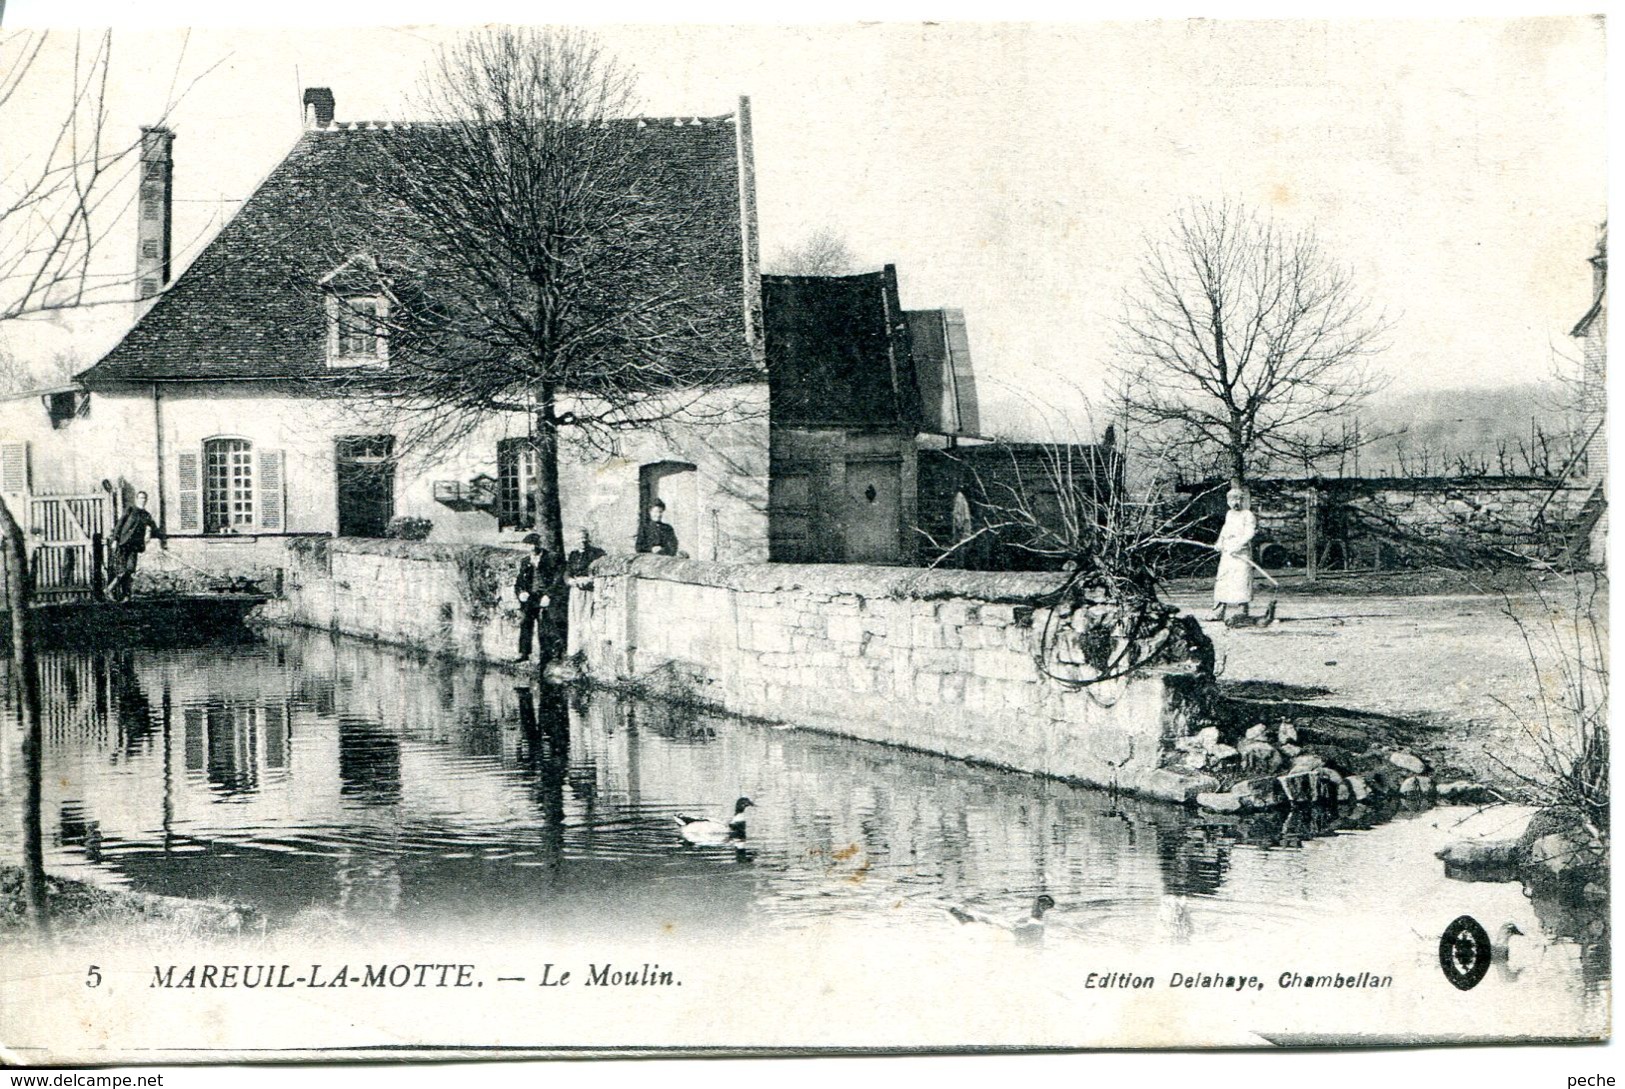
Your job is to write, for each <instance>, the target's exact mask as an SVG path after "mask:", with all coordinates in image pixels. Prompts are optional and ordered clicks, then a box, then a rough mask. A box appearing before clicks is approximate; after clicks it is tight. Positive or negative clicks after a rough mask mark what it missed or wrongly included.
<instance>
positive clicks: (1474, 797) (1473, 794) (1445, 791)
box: [1434, 779, 1495, 805]
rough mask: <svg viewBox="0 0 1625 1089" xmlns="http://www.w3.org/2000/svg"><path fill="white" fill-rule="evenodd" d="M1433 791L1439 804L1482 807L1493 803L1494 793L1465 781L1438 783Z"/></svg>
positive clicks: (1485, 787)
mask: <svg viewBox="0 0 1625 1089" xmlns="http://www.w3.org/2000/svg"><path fill="white" fill-rule="evenodd" d="M1434 791H1435V793H1436V794H1437V795H1438V798H1439V800H1440V801H1441V802H1454V803H1456V804H1457V805H1483V804H1485V803H1487V802H1493V801H1495V791H1493V790H1491V789H1490V788H1489V787H1487V786H1483V785H1481V784H1479V783H1473V782H1469V781H1467V780H1466V779H1457V780H1454V781H1452V782H1448V783H1440V784H1439V785H1438V786H1437V787H1435V788H1434Z"/></svg>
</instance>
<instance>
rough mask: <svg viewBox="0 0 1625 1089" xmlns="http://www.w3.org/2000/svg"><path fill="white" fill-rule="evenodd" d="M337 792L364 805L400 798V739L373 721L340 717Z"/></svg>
mask: <svg viewBox="0 0 1625 1089" xmlns="http://www.w3.org/2000/svg"><path fill="white" fill-rule="evenodd" d="M339 793H340V794H343V795H344V796H345V797H347V798H355V799H358V800H359V801H360V802H362V804H364V805H393V804H395V803H396V802H399V801H400V800H401V741H400V738H399V737H397V736H396V735H395V734H394V733H393V732H392V731H389V730H386V729H385V728H384V727H382V726H380V725H379V724H378V723H376V722H369V721H367V720H365V719H358V718H341V719H339Z"/></svg>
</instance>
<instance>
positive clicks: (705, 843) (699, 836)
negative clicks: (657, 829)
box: [676, 798, 756, 847]
mask: <svg viewBox="0 0 1625 1089" xmlns="http://www.w3.org/2000/svg"><path fill="white" fill-rule="evenodd" d="M755 804H756V803H755V802H753V801H751V800H750V799H749V798H740V799H739V800H738V801H737V802H735V803H734V815H733V818H732V819H731V820H729V821H728V823H727V824H723V823H722V822H721V821H714V820H709V819H707V818H704V817H690V816H688V815H687V814H684V813H679V814H677V817H676V821H677V827H678V833H677V834H678V835H680V836H682V837H683V842H684V843H690V844H693V845H694V846H695V847H725V846H727V845H728V844H730V843H735V842H738V841H739V840H742V839H744V838H745V810H747V809H749V808H751V807H752V806H754V805H755Z"/></svg>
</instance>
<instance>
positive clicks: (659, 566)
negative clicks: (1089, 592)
mask: <svg viewBox="0 0 1625 1089" xmlns="http://www.w3.org/2000/svg"><path fill="white" fill-rule="evenodd" d="M592 573H593V574H594V575H605V576H612V575H631V576H634V577H637V578H643V579H652V580H656V581H660V582H679V583H687V584H689V585H693V586H715V587H720V588H725V589H729V590H740V591H744V592H747V593H758V594H771V593H778V592H780V591H796V590H799V591H810V592H813V593H821V594H830V595H836V594H853V595H856V596H858V597H863V598H893V599H899V600H915V601H933V600H939V599H941V600H949V599H960V598H964V599H969V600H973V601H981V602H990V603H995V604H1009V605H1031V604H1034V603H1035V602H1036V601H1037V600H1038V599H1041V598H1043V597H1045V596H1047V595H1049V594H1053V593H1054V592H1055V591H1056V590H1057V589H1059V588H1060V586H1061V583H1062V580H1063V579H1064V578H1065V576H1064V575H1062V574H1061V573H1060V572H1050V573H1042V572H1040V573H1028V572H1006V571H955V570H944V569H940V568H920V567H879V566H868V565H864V564H843V563H806V564H802V563H722V562H717V561H701V560H683V559H675V558H671V557H666V556H628V555H612V556H605V557H604V558H603V559H601V560H599V561H598V562H597V563H595V564H593V566H592Z"/></svg>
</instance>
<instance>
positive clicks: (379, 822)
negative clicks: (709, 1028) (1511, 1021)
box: [0, 632, 1608, 1016]
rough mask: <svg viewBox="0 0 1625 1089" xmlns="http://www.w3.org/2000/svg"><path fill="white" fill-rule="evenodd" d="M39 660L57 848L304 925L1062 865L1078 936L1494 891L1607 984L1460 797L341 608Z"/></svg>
mask: <svg viewBox="0 0 1625 1089" xmlns="http://www.w3.org/2000/svg"><path fill="white" fill-rule="evenodd" d="M0 668H7V667H6V666H5V664H4V663H0ZM41 669H42V673H43V677H44V697H45V701H46V705H47V716H46V719H47V741H46V750H45V788H44V794H45V813H46V817H45V825H46V835H47V837H48V843H47V853H48V864H49V865H50V866H52V867H53V868H55V869H58V870H61V871H64V872H70V873H74V874H76V875H78V876H82V877H87V878H89V879H92V880H96V881H99V882H102V883H110V884H117V885H123V886H128V887H132V888H135V889H138V890H142V891H146V892H153V893H161V894H166V895H173V896H197V897H218V898H224V899H230V900H233V901H238V902H244V903H248V904H252V905H254V906H255V907H257V908H259V909H260V910H261V911H263V912H264V913H265V914H266V915H267V916H268V917H269V918H270V919H271V920H272V923H273V925H276V926H280V927H289V926H295V927H296V926H298V925H301V923H310V922H311V921H312V920H321V919H325V920H328V921H329V922H330V921H331V920H333V919H335V918H337V919H340V920H342V921H344V922H345V923H347V924H357V923H359V924H361V925H364V926H365V927H367V928H368V929H369V931H375V932H384V933H388V932H390V931H391V930H392V929H397V928H398V929H399V930H401V931H418V930H424V931H430V930H434V929H436V928H442V927H450V928H455V929H457V930H467V929H469V928H477V929H478V930H480V931H481V932H486V933H489V932H502V931H504V930H505V931H507V932H511V933H514V934H518V935H524V936H527V937H530V936H544V937H545V936H548V935H569V936H572V937H575V936H583V935H585V936H591V935H598V934H602V935H627V934H637V933H640V932H643V931H653V930H655V929H657V928H668V929H669V928H670V927H673V926H680V927H683V928H686V929H687V930H688V931H689V932H695V931H701V932H705V933H708V934H711V935H714V936H718V937H722V938H728V937H731V936H734V935H743V934H750V935H753V936H757V935H760V934H761V933H763V932H768V933H771V932H772V931H773V930H774V929H775V928H806V927H810V926H814V925H826V924H828V923H830V922H831V921H832V920H835V921H842V922H845V923H850V924H853V925H856V926H863V927H870V928H873V929H874V930H875V931H876V932H877V933H880V934H884V933H886V932H888V931H892V930H893V929H894V928H908V929H909V930H910V931H911V932H914V933H919V932H926V933H932V932H940V933H942V934H943V935H944V937H945V938H947V937H949V936H951V935H955V934H957V933H960V932H962V931H965V930H970V929H974V928H967V927H961V926H960V924H958V923H955V922H954V921H953V920H952V918H951V917H950V916H949V915H948V913H947V912H946V911H945V910H944V906H945V905H949V904H952V905H963V906H966V907H970V908H974V909H978V910H981V911H984V912H988V913H990V914H993V915H999V916H1007V917H1012V918H1013V917H1018V916H1020V915H1022V914H1023V913H1024V912H1025V910H1026V908H1027V907H1028V906H1029V905H1030V904H1031V902H1032V898H1033V897H1034V896H1035V895H1037V894H1038V893H1040V892H1047V893H1049V894H1051V895H1052V896H1054V897H1055V899H1056V900H1057V901H1058V904H1059V906H1058V907H1057V909H1056V910H1055V912H1054V913H1053V914H1052V915H1051V925H1050V926H1049V930H1048V933H1047V935H1046V943H1051V944H1053V943H1066V942H1075V943H1090V944H1092V945H1094V946H1098V947H1101V948H1109V949H1116V948H1126V947H1130V946H1146V945H1151V946H1160V947H1168V946H1170V945H1180V944H1195V945H1198V946H1205V945H1207V944H1209V943H1211V942H1225V941H1241V942H1247V941H1257V942H1260V943H1265V944H1266V945H1268V946H1269V947H1271V948H1279V947H1280V945H1281V944H1282V943H1283V942H1286V943H1290V942H1291V941H1292V940H1294V935H1298V934H1311V933H1320V932H1323V931H1324V930H1325V928H1326V927H1327V926H1328V925H1330V926H1333V927H1336V926H1339V925H1347V926H1350V927H1356V926H1359V925H1365V926H1367V927H1376V928H1382V927H1389V928H1393V929H1394V932H1395V933H1396V934H1398V935H1399V936H1400V937H1399V940H1402V941H1403V942H1404V943H1405V949H1406V952H1405V954H1404V955H1405V956H1406V957H1409V958H1411V959H1413V960H1416V961H1417V962H1418V963H1423V964H1424V965H1425V962H1426V961H1427V960H1428V959H1429V958H1430V957H1432V956H1434V955H1435V954H1434V950H1435V949H1436V942H1437V935H1438V934H1439V932H1440V931H1441V929H1442V927H1443V925H1444V923H1446V922H1448V921H1449V920H1450V919H1451V918H1453V917H1454V916H1455V915H1456V914H1460V913H1461V912H1462V911H1472V912H1474V913H1475V914H1477V915H1478V917H1479V918H1481V919H1484V920H1485V921H1487V922H1489V923H1490V924H1491V925H1492V926H1493V925H1494V924H1495V923H1496V922H1498V921H1501V920H1510V921H1515V922H1517V923H1518V924H1519V925H1520V926H1521V927H1523V928H1524V929H1525V930H1531V932H1533V933H1536V934H1538V935H1540V936H1541V941H1542V943H1543V944H1545V945H1547V946H1548V947H1549V948H1548V949H1547V950H1546V951H1545V952H1546V954H1547V955H1546V956H1545V957H1544V959H1543V964H1544V967H1543V968H1542V971H1541V972H1540V973H1537V974H1536V975H1535V976H1534V977H1530V979H1526V980H1525V981H1524V984H1523V985H1524V986H1537V985H1538V986H1539V987H1544V988H1552V989H1555V990H1556V991H1557V992H1560V993H1561V994H1562V996H1563V997H1564V999H1565V1000H1566V1001H1572V1002H1574V1003H1576V1004H1577V1006H1578V1007H1579V1008H1583V1009H1587V1010H1593V1011H1605V1010H1606V993H1605V992H1606V986H1607V984H1606V979H1607V975H1608V964H1607V938H1606V934H1604V933H1601V931H1600V929H1599V928H1600V922H1599V920H1598V919H1597V918H1596V917H1594V916H1593V915H1588V914H1585V913H1576V912H1574V911H1572V910H1565V909H1564V908H1563V906H1562V905H1559V904H1553V903H1545V902H1542V901H1531V900H1530V899H1529V898H1528V897H1527V896H1526V895H1525V894H1524V892H1523V890H1522V889H1521V888H1520V887H1519V886H1517V885H1514V884H1496V885H1465V884H1462V883H1459V882H1453V881H1449V880H1447V879H1446V878H1445V877H1444V875H1443V874H1442V872H1441V871H1440V866H1439V864H1438V863H1437V862H1436V861H1434V859H1433V857H1432V855H1433V852H1434V851H1435V850H1437V849H1438V848H1439V847H1440V846H1442V845H1443V844H1444V843H1445V842H1448V840H1449V839H1450V834H1451V833H1450V826H1451V825H1452V824H1453V823H1455V822H1456V821H1457V820H1458V819H1460V817H1461V815H1462V814H1461V811H1459V810H1448V809H1435V810H1426V811H1421V812H1409V811H1393V810H1390V811H1384V812H1379V811H1369V810H1360V811H1357V812H1356V813H1354V814H1350V815H1344V816H1343V817H1342V818H1341V820H1340V822H1328V821H1327V820H1326V819H1325V818H1324V817H1317V818H1310V817H1308V816H1306V815H1304V814H1285V815H1281V814H1275V815H1269V816H1262V817H1257V818H1249V819H1246V820H1237V819H1234V818H1229V819H1216V818H1202V817H1199V816H1196V815H1194V814H1188V813H1185V812H1183V811H1180V810H1177V809H1173V808H1171V807H1167V806H1162V805H1157V804H1149V803H1138V802H1134V801H1130V800H1126V799H1120V798H1114V797H1112V796H1109V795H1107V794H1105V793H1102V792H1098V791H1093V790H1088V789H1082V788H1076V787H1071V786H1067V785H1064V784H1059V783H1053V782H1046V781H1042V780H1038V779H1035V778H1031V777H1027V776H1021V775H1014V774H1009V773H1004V772H998V771H993V770H989V769H979V768H974V767H969V766H966V765H963V764H960V763H956V762H953V761H948V760H943V759H938V758H935V757H930V756H924V755H917V754H910V753H906V752H900V751H897V750H892V749H887V748H882V747H878V746H872V745H867V744H864V743H861V742H856V741H849V740H846V739H842V738H836V737H830V736H825V735H820V734H816V733H811V732H808V731H802V730H793V729H783V728H773V727H768V726H764V725H759V724H754V723H745V722H738V721H734V720H731V719H727V718H723V717H717V716H706V715H697V714H695V713H693V712H690V711H682V710H675V709H673V708H670V707H668V706H665V705H659V704H651V703H640V702H637V701H632V700H627V699H622V698H617V697H613V696H611V695H609V694H606V693H592V694H590V695H588V694H585V693H575V694H571V695H568V696H566V695H563V694H561V693H559V692H558V691H557V690H553V689H548V688H543V689H539V690H538V691H536V692H531V691H529V690H526V689H516V687H515V683H516V680H517V679H518V678H517V677H516V675H514V674H508V673H503V672H499V671H494V670H481V669H477V668H473V667H469V666H464V665H453V664H449V663H443V662H438V661H425V660H422V659H419V658H416V657H413V656H411V655H407V654H403V653H399V652H395V651H392V650H389V649H385V648H380V647H377V646H373V645H370V644H363V643H358V642H351V641H347V640H343V639H335V638H331V637H329V636H327V635H325V634H315V633H288V632H273V633H269V634H267V635H265V636H264V637H263V638H254V639H252V640H250V641H248V642H245V643H243V644H241V645H232V646H215V647H207V648H193V649H140V650H133V651H128V652H121V653H115V654H105V653H101V654H90V653H83V654H65V653H53V654H50V655H47V656H46V657H45V658H44V659H42V663H41ZM10 689H11V686H10V685H7V691H8V693H9V691H10ZM7 698H8V699H10V698H13V697H10V696H9V695H8V697H7ZM4 712H5V716H6V717H5V719H4V721H3V728H4V733H3V735H0V741H3V744H0V784H3V785H4V799H5V823H4V825H3V826H0V828H3V832H4V835H5V849H6V850H7V851H8V852H9V853H10V854H11V855H12V856H13V857H15V855H16V854H17V851H18V842H19V829H20V813H19V808H20V799H21V797H22V793H23V784H22V782H21V779H20V775H21V773H22V761H21V755H20V741H19V738H18V730H17V727H16V721H15V708H14V707H11V706H7V707H6V708H5V709H4ZM741 794H743V795H748V796H750V797H751V798H752V799H754V800H755V802H756V803H757V808H755V809H754V810H752V811H751V818H752V819H751V823H750V828H749V838H748V841H747V843H748V846H747V847H745V848H744V849H742V850H736V849H733V848H721V849H709V850H705V849H692V848H686V847H683V846H682V845H681V844H680V842H679V840H678V837H677V834H676V829H677V826H676V823H675V822H674V819H673V818H674V816H675V815H676V814H679V813H689V814H699V815H707V816H722V815H725V814H726V813H728V812H730V811H731V807H732V802H733V800H734V798H735V797H736V796H738V795H741ZM1351 932H1352V931H1351ZM1413 947H1414V948H1413ZM1435 970H1436V969H1435ZM1531 980H1534V983H1531ZM1604 1015H1605V1014H1599V1016H1604Z"/></svg>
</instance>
